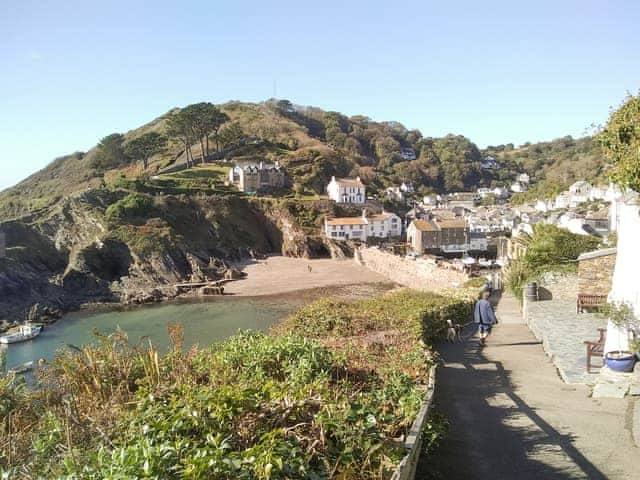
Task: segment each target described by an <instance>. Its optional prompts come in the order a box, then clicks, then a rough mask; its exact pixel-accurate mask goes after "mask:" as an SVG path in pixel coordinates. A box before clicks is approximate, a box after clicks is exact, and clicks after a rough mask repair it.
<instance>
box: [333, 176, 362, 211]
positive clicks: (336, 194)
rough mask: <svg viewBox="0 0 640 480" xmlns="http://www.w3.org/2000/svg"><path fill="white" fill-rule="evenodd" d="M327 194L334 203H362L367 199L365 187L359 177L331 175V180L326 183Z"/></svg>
mask: <svg viewBox="0 0 640 480" xmlns="http://www.w3.org/2000/svg"><path fill="white" fill-rule="evenodd" d="M327 194H328V195H329V198H330V199H331V200H333V201H334V202H336V203H353V204H356V205H363V204H364V203H365V202H366V201H367V194H366V187H365V185H364V183H362V181H361V180H360V177H356V178H355V179H353V178H338V179H336V177H331V182H329V185H327Z"/></svg>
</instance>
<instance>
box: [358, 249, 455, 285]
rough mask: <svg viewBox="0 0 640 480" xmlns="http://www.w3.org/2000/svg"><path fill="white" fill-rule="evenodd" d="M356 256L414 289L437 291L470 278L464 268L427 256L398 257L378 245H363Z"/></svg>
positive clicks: (363, 263) (385, 274)
mask: <svg viewBox="0 0 640 480" xmlns="http://www.w3.org/2000/svg"><path fill="white" fill-rule="evenodd" d="M355 259H356V262H358V263H359V264H361V265H364V266H365V267H367V268H369V269H370V270H373V271H374V272H376V273H379V274H380V275H384V276H385V277H387V278H388V279H389V280H391V281H393V282H395V283H399V284H400V285H403V286H405V287H409V288H413V289H415V290H428V291H432V292H436V291H439V290H444V289H449V288H452V287H457V286H460V285H461V284H463V283H464V282H465V281H466V280H467V275H466V274H464V273H463V272H459V271H456V270H449V269H445V268H440V267H438V266H437V265H435V264H434V263H432V262H430V261H428V260H424V259H416V260H411V259H409V258H405V257H399V256H397V255H393V254H391V253H388V252H384V251H382V250H379V249H377V248H360V249H358V250H357V251H356V254H355Z"/></svg>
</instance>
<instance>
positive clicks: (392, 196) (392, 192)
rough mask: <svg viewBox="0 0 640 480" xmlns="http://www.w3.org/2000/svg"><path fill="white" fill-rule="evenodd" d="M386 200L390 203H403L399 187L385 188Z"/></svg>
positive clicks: (402, 195) (402, 194) (402, 193)
mask: <svg viewBox="0 0 640 480" xmlns="http://www.w3.org/2000/svg"><path fill="white" fill-rule="evenodd" d="M385 193H386V195H387V200H391V201H392V202H404V192H403V191H402V189H401V187H387V189H386V190H385Z"/></svg>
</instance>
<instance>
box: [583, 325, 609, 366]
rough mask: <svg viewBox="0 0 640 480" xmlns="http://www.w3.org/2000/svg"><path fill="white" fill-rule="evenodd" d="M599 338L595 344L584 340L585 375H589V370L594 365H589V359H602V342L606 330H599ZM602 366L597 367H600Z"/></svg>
mask: <svg viewBox="0 0 640 480" xmlns="http://www.w3.org/2000/svg"><path fill="white" fill-rule="evenodd" d="M598 332H599V333H600V338H598V341H597V342H590V341H589V340H585V342H584V344H585V345H586V347H587V373H591V369H592V368H593V366H594V365H592V364H591V357H603V356H604V341H605V337H606V336H607V329H606V328H599V329H598ZM601 366H602V365H599V367H601Z"/></svg>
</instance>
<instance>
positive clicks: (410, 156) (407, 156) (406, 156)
mask: <svg viewBox="0 0 640 480" xmlns="http://www.w3.org/2000/svg"><path fill="white" fill-rule="evenodd" d="M400 156H401V157H402V159H403V160H409V161H411V160H415V159H416V151H415V150H414V149H413V148H409V147H401V148H400Z"/></svg>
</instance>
